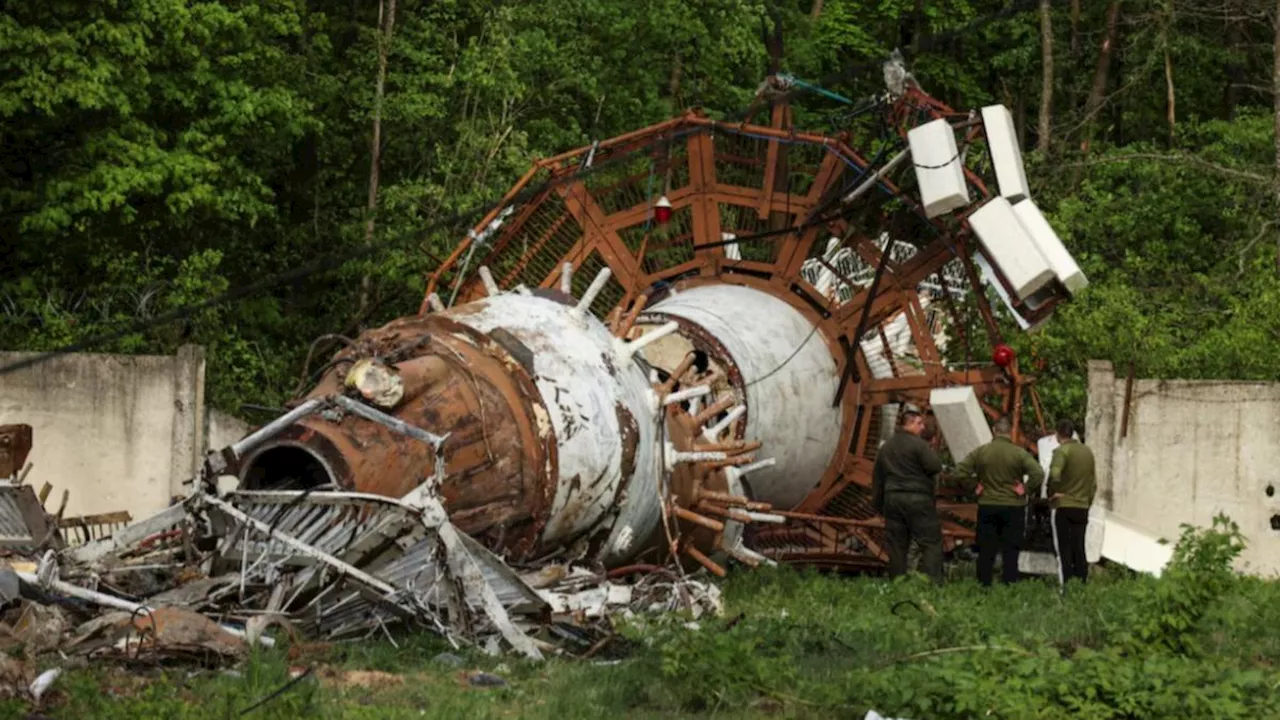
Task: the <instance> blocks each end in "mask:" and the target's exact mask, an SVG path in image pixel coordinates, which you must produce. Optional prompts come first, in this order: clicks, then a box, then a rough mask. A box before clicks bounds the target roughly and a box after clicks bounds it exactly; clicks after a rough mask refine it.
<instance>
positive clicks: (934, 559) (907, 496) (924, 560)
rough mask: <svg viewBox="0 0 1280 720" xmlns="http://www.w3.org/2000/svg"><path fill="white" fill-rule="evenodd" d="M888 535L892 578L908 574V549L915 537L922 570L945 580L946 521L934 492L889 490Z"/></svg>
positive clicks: (930, 575)
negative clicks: (934, 498)
mask: <svg viewBox="0 0 1280 720" xmlns="http://www.w3.org/2000/svg"><path fill="white" fill-rule="evenodd" d="M884 534H885V545H887V546H888V547H886V548H885V549H886V550H887V551H888V553H889V577H897V576H899V575H904V574H906V572H907V551H908V549H910V547H911V541H912V540H913V539H914V540H915V541H916V544H917V545H919V546H920V572H922V573H924V574H925V575H928V576H929V577H930V578H932V579H933V581H934V582H937V583H941V582H942V522H941V521H940V520H939V519H938V507H937V506H936V505H935V504H934V500H933V497H932V496H931V495H926V494H924V493H897V492H887V493H885V496H884Z"/></svg>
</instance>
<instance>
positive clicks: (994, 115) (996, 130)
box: [982, 105, 1031, 203]
mask: <svg viewBox="0 0 1280 720" xmlns="http://www.w3.org/2000/svg"><path fill="white" fill-rule="evenodd" d="M982 127H983V129H984V130H985V131H986V133H987V147H988V148H990V149H991V164H992V166H994V167H995V169H996V184H997V185H999V186H1000V196H1001V197H1003V198H1005V199H1006V200H1008V201H1009V202H1011V203H1016V202H1018V201H1019V200H1022V199H1023V198H1029V197H1031V190H1030V189H1029V188H1028V187H1027V169H1026V166H1025V165H1023V164H1022V148H1020V147H1018V131H1017V130H1016V129H1014V126H1013V115H1012V114H1011V113H1010V112H1009V108H1007V107H1005V106H1003V105H988V106H986V107H984V108H982Z"/></svg>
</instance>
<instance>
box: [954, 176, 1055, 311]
mask: <svg viewBox="0 0 1280 720" xmlns="http://www.w3.org/2000/svg"><path fill="white" fill-rule="evenodd" d="M969 227H971V228H973V232H974V234H975V235H977V236H978V240H979V241H981V243H982V249H983V251H985V253H986V256H987V259H988V260H990V261H991V262H992V263H994V264H995V266H996V267H997V268H999V270H1000V272H1001V273H1003V274H1004V277H1005V279H1006V280H1008V281H1009V286H1010V288H1011V289H1012V290H1013V292H1014V294H1015V295H1017V296H1018V299H1019V300H1025V299H1026V298H1027V297H1028V296H1030V295H1031V294H1032V293H1034V292H1035V291H1037V290H1039V289H1040V288H1042V287H1044V286H1045V285H1046V284H1048V283H1049V282H1050V281H1051V280H1053V269H1052V268H1050V267H1049V261H1048V260H1046V259H1045V257H1044V254H1043V253H1041V252H1040V249H1039V248H1038V247H1036V244H1035V242H1034V241H1033V240H1032V239H1031V236H1030V235H1028V234H1027V231H1026V229H1025V228H1023V227H1022V223H1021V222H1019V221H1018V216H1017V215H1015V214H1014V212H1013V206H1011V205H1010V204H1009V201H1008V200H1005V199H1004V198H1002V197H994V198H991V200H989V201H988V202H987V204H986V205H983V206H982V207H980V208H978V209H977V210H976V211H975V212H974V213H973V214H972V215H970V216H969Z"/></svg>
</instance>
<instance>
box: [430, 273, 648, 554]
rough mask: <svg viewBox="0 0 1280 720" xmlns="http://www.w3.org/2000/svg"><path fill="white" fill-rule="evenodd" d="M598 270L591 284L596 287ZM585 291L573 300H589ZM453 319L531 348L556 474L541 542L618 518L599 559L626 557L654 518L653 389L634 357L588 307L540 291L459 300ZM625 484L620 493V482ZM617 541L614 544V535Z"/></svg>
mask: <svg viewBox="0 0 1280 720" xmlns="http://www.w3.org/2000/svg"><path fill="white" fill-rule="evenodd" d="M602 278H603V279H605V280H607V279H608V275H607V273H605V272H603V271H602V272H601V274H600V275H598V276H597V278H596V282H594V283H592V285H593V287H595V286H597V285H598V286H601V287H602V286H603V281H602ZM590 295H591V291H590V290H589V291H588V292H587V294H586V295H584V297H583V301H582V302H580V303H579V307H582V308H585V307H588V306H589V305H590V303H589V299H590V297H589V296H590ZM466 310H467V311H466V312H465V313H459V314H458V315H457V316H456V318H455V319H456V320H457V321H458V322H461V323H464V324H466V325H469V326H471V327H473V328H475V329H476V330H479V331H481V332H486V333H487V332H491V331H493V330H496V329H498V328H502V329H504V330H506V331H507V332H509V333H511V334H512V335H513V336H515V337H516V338H517V339H518V340H519V341H520V342H521V343H523V344H524V345H525V346H526V347H527V348H529V350H530V351H531V353H532V355H533V373H532V374H533V378H534V383H535V385H536V386H537V388H538V394H539V395H540V397H541V400H542V404H543V405H545V407H546V410H547V412H548V413H549V415H550V424H551V427H552V429H553V430H554V431H555V436H556V443H557V451H558V464H559V477H557V478H556V483H557V484H556V491H555V497H554V499H553V500H552V505H551V514H550V517H549V519H548V521H547V524H546V527H545V528H544V529H543V532H542V537H541V541H542V542H544V543H550V544H555V543H558V542H567V541H569V540H571V539H573V538H574V537H576V536H578V535H580V534H581V533H583V532H586V531H589V530H596V529H599V528H601V527H604V526H605V524H606V522H607V521H608V520H609V518H610V517H611V516H613V515H614V514H615V513H616V519H615V520H614V523H613V528H612V530H611V537H610V540H609V542H607V543H606V544H605V551H604V552H605V558H606V561H608V559H610V558H613V559H617V560H625V559H627V553H631V552H634V549H635V548H634V547H633V546H634V545H635V544H636V543H635V542H634V538H647V537H649V535H650V534H651V533H652V532H653V531H654V530H655V529H656V528H657V526H658V522H659V520H660V518H661V510H660V508H659V504H658V490H657V482H658V476H659V473H660V472H661V470H660V468H659V465H658V453H657V444H656V434H657V423H656V420H655V415H654V409H655V406H656V403H655V402H654V395H653V391H652V389H651V388H650V385H649V382H648V378H647V376H646V372H645V370H644V369H642V368H641V366H640V364H639V363H636V362H632V361H623V360H622V359H620V358H618V357H617V355H616V354H615V352H614V337H613V335H612V334H610V333H609V330H608V329H607V328H606V327H605V326H604V325H603V324H602V323H601V322H600V321H599V320H597V319H596V318H595V317H594V316H592V315H590V314H589V313H583V314H575V313H568V312H565V310H564V306H563V305H562V304H560V303H558V302H555V301H553V300H549V299H546V298H542V297H537V296H533V297H525V296H520V295H500V296H497V297H491V298H486V299H484V300H480V301H478V302H476V303H473V304H470V305H467V306H466ZM619 408H623V409H625V410H626V412H627V413H629V414H630V415H631V417H632V418H633V419H634V420H635V433H636V437H635V442H636V443H637V445H636V454H635V471H634V473H633V474H632V476H631V477H630V478H625V477H623V473H622V458H623V445H622V442H623V438H622V430H623V428H622V427H621V425H620V418H619V415H620V413H619ZM624 488H625V493H624V492H623V489H624ZM620 539H621V540H622V542H621V543H618V542H617V541H618V540H620Z"/></svg>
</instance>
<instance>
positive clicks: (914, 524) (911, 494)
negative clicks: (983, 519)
mask: <svg viewBox="0 0 1280 720" xmlns="http://www.w3.org/2000/svg"><path fill="white" fill-rule="evenodd" d="M925 431H926V425H925V419H924V416H923V415H921V414H920V413H918V412H916V411H914V410H907V411H905V412H903V413H902V424H901V426H900V427H899V429H898V431H897V432H896V433H894V435H893V437H892V438H889V441H888V442H886V443H885V444H884V445H882V446H881V447H880V451H879V452H878V453H876V464H875V469H874V470H873V471H872V482H871V495H872V504H874V505H875V509H876V512H878V513H880V514H881V515H883V516H884V533H885V545H886V546H887V548H886V549H887V550H888V553H889V577H897V576H899V575H903V574H905V573H906V572H907V552H908V550H909V549H910V547H911V541H912V540H915V542H916V544H917V545H918V546H919V548H920V571H921V572H923V573H924V574H925V575H928V576H929V577H930V578H932V579H933V581H934V582H935V583H941V582H942V521H941V520H940V519H939V518H938V507H937V505H936V504H935V500H934V498H935V496H936V495H937V475H938V473H940V472H942V460H940V459H939V458H938V454H937V453H935V452H934V451H933V448H932V447H930V446H929V443H928V442H927V441H925V440H924V439H923V438H922V437H921V435H923V434H924V433H925Z"/></svg>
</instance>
